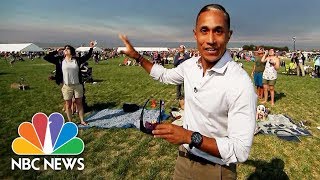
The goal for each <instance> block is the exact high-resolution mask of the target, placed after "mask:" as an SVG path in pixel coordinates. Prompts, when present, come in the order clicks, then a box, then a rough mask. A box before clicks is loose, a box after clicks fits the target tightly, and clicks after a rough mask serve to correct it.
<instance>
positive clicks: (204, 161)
mask: <svg viewBox="0 0 320 180" xmlns="http://www.w3.org/2000/svg"><path fill="white" fill-rule="evenodd" d="M179 149H180V148H179ZM183 149H184V150H183V151H181V150H179V156H180V157H184V158H188V159H190V160H192V161H195V162H198V163H200V164H203V165H205V164H211V165H216V163H214V162H211V161H209V160H207V159H205V158H202V157H199V156H196V155H194V154H192V153H190V152H188V151H187V150H186V149H185V148H183Z"/></svg>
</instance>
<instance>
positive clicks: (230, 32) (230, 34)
mask: <svg viewBox="0 0 320 180" xmlns="http://www.w3.org/2000/svg"><path fill="white" fill-rule="evenodd" d="M232 33H233V31H232V30H230V31H229V40H230V38H231V36H232Z"/></svg>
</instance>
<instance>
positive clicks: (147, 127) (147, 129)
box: [140, 99, 163, 135]
mask: <svg viewBox="0 0 320 180" xmlns="http://www.w3.org/2000/svg"><path fill="white" fill-rule="evenodd" d="M149 100H150V99H148V100H147V101H146V102H145V104H144V105H143V108H142V111H141V115H140V131H142V132H143V133H146V134H150V135H152V131H153V130H154V129H156V127H157V125H158V124H161V123H162V109H161V105H162V103H163V101H162V100H160V108H159V111H160V113H159V116H158V118H157V120H156V122H149V121H146V122H145V123H143V115H144V110H145V108H146V106H147V104H148V102H149Z"/></svg>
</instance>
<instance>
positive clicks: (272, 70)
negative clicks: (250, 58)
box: [261, 49, 280, 106]
mask: <svg viewBox="0 0 320 180" xmlns="http://www.w3.org/2000/svg"><path fill="white" fill-rule="evenodd" d="M267 55H268V56H267ZM261 62H262V63H266V65H265V69H264V71H263V74H262V78H263V80H262V83H263V90H264V101H262V102H261V103H262V104H264V103H266V102H267V100H268V91H269V90H270V96H271V102H270V103H271V106H274V86H275V85H276V80H277V77H278V76H277V70H278V69H279V67H280V60H279V58H277V56H275V53H274V50H273V49H270V50H269V51H265V54H264V56H263V57H262V59H261Z"/></svg>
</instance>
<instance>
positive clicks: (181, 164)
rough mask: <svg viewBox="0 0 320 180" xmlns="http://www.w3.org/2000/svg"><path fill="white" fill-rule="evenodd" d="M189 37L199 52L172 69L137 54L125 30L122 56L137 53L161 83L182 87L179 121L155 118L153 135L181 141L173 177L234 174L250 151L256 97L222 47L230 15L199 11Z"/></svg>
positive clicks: (213, 8) (213, 7) (212, 7)
mask: <svg viewBox="0 0 320 180" xmlns="http://www.w3.org/2000/svg"><path fill="white" fill-rule="evenodd" d="M193 31H194V37H195V39H196V41H197V47H198V50H199V52H200V55H201V57H194V58H191V59H189V60H188V61H186V62H185V63H182V64H181V65H180V66H178V67H176V68H173V69H165V68H164V67H162V66H160V65H156V64H155V65H153V64H152V63H150V62H149V61H148V60H146V59H145V58H143V57H142V56H141V55H139V54H138V53H137V52H136V51H135V50H134V48H133V46H132V45H131V44H130V42H129V40H128V39H127V37H126V36H124V35H119V37H120V39H121V40H122V41H123V43H124V44H125V45H126V48H127V49H126V51H124V52H123V53H125V54H126V55H127V56H129V57H132V58H134V59H136V60H137V61H138V62H140V64H141V66H142V67H143V68H144V69H145V70H146V71H147V72H148V73H150V75H151V76H152V77H153V78H154V79H156V80H159V81H161V82H163V83H170V84H175V85H177V84H182V83H184V88H185V120H184V124H183V127H179V126H175V125H172V124H160V125H157V126H156V128H155V130H153V132H152V133H153V135H154V137H156V138H163V139H165V140H167V141H168V142H170V143H173V144H178V145H181V146H180V147H179V156H178V158H177V162H176V166H175V172H174V179H235V178H236V165H235V163H237V162H244V161H246V160H247V158H248V156H249V152H250V149H251V145H252V141H253V133H254V129H255V112H256V100H257V97H256V95H255V92H254V88H253V84H252V82H251V80H250V78H249V76H248V74H247V73H246V72H245V71H244V70H243V69H242V68H241V67H240V66H238V65H237V64H236V63H235V62H234V61H233V60H232V58H231V56H230V53H229V52H228V51H227V48H226V47H227V43H228V42H229V39H230V37H231V35H232V31H231V30H230V17H229V14H228V13H227V12H226V10H225V9H224V8H223V7H222V6H221V5H218V4H209V5H206V6H204V7H203V8H202V9H201V10H200V12H199V13H198V16H197V19H196V26H195V29H194V30H193Z"/></svg>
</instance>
